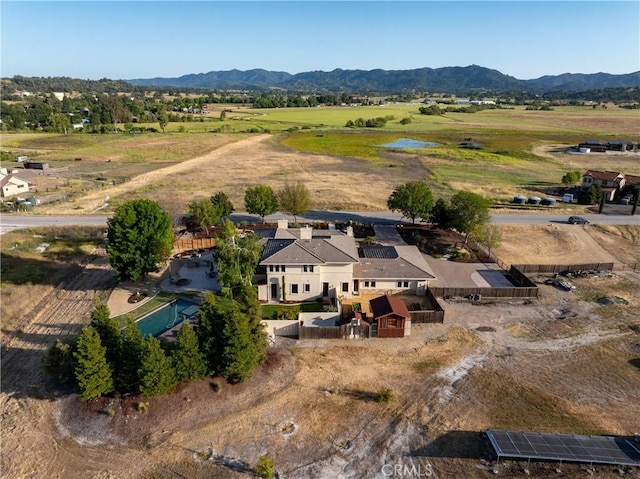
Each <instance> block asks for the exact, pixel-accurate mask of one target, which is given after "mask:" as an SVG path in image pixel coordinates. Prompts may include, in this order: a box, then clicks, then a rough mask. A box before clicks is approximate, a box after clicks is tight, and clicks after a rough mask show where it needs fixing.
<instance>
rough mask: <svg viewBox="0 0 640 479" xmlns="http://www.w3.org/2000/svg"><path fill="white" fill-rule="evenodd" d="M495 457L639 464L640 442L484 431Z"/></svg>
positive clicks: (567, 435) (565, 435) (625, 464)
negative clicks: (496, 455)
mask: <svg viewBox="0 0 640 479" xmlns="http://www.w3.org/2000/svg"><path fill="white" fill-rule="evenodd" d="M487 436H488V437H489V441H491V445H492V446H493V448H494V449H495V451H496V454H498V457H500V456H504V457H511V458H523V459H542V460H551V461H567V462H588V463H596V464H617V465H621V466H640V444H637V443H634V442H633V441H631V440H628V439H625V438H623V437H611V436H578V435H572V434H541V433H537V432H522V431H500V430H495V429H489V430H487Z"/></svg>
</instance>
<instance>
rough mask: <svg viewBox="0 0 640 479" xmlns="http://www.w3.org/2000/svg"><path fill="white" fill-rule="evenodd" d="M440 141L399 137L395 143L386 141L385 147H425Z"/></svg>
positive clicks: (436, 144) (435, 144)
mask: <svg viewBox="0 0 640 479" xmlns="http://www.w3.org/2000/svg"><path fill="white" fill-rule="evenodd" d="M439 145H440V143H435V142H433V141H420V140H412V139H411V138H399V139H397V140H396V141H394V142H393V143H386V144H384V145H380V146H384V147H385V148H424V147H426V146H439Z"/></svg>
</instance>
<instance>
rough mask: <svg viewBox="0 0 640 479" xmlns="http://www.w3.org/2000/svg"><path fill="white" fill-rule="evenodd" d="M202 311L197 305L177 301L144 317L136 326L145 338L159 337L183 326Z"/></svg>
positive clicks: (181, 300)
mask: <svg viewBox="0 0 640 479" xmlns="http://www.w3.org/2000/svg"><path fill="white" fill-rule="evenodd" d="M199 310H200V307H199V306H198V305H197V304H194V303H191V302H189V301H185V300H183V299H176V300H175V301H172V302H171V303H169V304H167V305H165V306H163V307H161V308H160V309H157V310H155V311H153V312H152V313H149V314H148V315H146V316H143V317H142V318H140V319H139V320H138V321H136V325H137V326H138V329H139V330H140V331H141V332H142V334H143V335H145V336H149V335H151V336H157V335H159V334H162V333H164V332H165V331H166V330H167V329H171V328H173V327H174V326H177V325H178V324H181V323H182V321H184V320H185V319H187V318H189V317H191V316H193V315H195V314H196V313H197V312H198V311H199Z"/></svg>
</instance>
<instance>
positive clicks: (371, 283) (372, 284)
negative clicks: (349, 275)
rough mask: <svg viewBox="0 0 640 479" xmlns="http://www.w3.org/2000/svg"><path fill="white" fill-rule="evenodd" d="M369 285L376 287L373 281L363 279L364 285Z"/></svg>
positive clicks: (366, 286)
mask: <svg viewBox="0 0 640 479" xmlns="http://www.w3.org/2000/svg"><path fill="white" fill-rule="evenodd" d="M369 286H371V287H372V288H375V287H376V282H375V281H365V282H364V287H365V288H368V287H369Z"/></svg>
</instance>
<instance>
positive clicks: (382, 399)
mask: <svg viewBox="0 0 640 479" xmlns="http://www.w3.org/2000/svg"><path fill="white" fill-rule="evenodd" d="M391 401H393V391H392V390H391V389H389V388H384V389H381V390H380V391H378V393H377V394H376V402H377V403H380V404H388V403H390V402H391Z"/></svg>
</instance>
